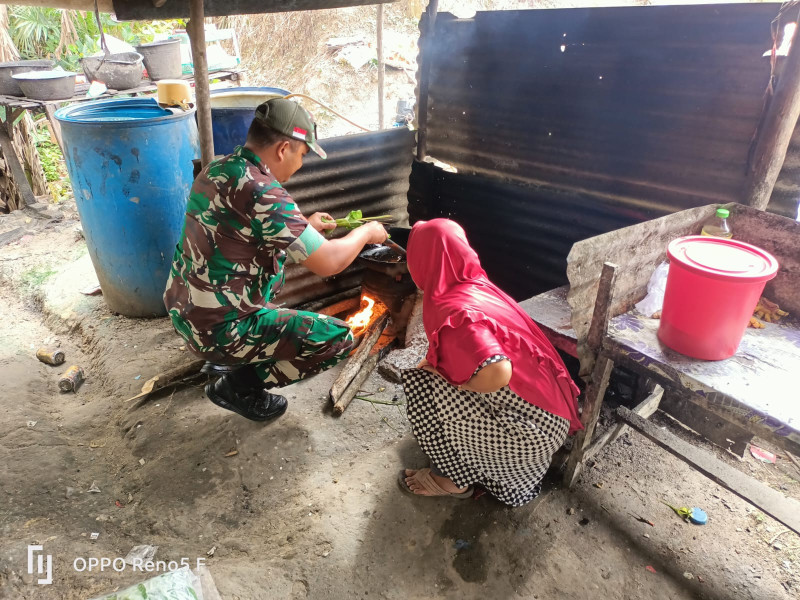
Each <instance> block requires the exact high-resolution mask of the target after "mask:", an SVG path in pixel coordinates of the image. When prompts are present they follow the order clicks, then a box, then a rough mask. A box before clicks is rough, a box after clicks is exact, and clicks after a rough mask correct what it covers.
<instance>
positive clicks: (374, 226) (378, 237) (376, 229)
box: [359, 221, 389, 244]
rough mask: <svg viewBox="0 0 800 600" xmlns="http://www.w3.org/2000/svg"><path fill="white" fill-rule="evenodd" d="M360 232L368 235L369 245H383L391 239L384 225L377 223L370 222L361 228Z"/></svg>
mask: <svg viewBox="0 0 800 600" xmlns="http://www.w3.org/2000/svg"><path fill="white" fill-rule="evenodd" d="M359 230H361V231H363V232H364V233H366V234H367V236H368V237H367V241H366V242H365V243H367V244H382V243H383V242H385V241H386V240H387V239H388V238H389V234H388V233H387V231H386V229H384V228H383V225H381V224H380V223H378V222H377V221H370V222H369V223H367V224H365V225H362V226H361V227H359Z"/></svg>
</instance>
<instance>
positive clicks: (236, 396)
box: [205, 365, 289, 421]
mask: <svg viewBox="0 0 800 600" xmlns="http://www.w3.org/2000/svg"><path fill="white" fill-rule="evenodd" d="M254 377H255V374H254V373H252V367H250V366H249V365H248V366H245V367H242V368H241V369H238V370H237V371H234V372H232V373H228V374H227V375H223V376H222V377H220V378H219V379H217V381H215V382H213V383H209V384H207V385H206V388H205V391H206V396H208V398H209V399H210V400H211V401H212V402H213V403H214V404H216V405H217V406H219V407H221V408H225V409H228V410H232V411H233V412H235V413H238V414H240V415H242V416H243V417H245V418H247V419H250V420H251V421H270V420H273V419H277V418H278V417H280V416H281V415H282V414H283V413H285V412H286V408H287V407H288V406H289V402H288V401H287V400H286V398H284V397H283V396H279V395H278V394H271V393H270V392H268V391H267V390H265V389H264V384H263V382H261V381H260V380H259V379H257V378H255V379H254ZM256 382H257V383H256Z"/></svg>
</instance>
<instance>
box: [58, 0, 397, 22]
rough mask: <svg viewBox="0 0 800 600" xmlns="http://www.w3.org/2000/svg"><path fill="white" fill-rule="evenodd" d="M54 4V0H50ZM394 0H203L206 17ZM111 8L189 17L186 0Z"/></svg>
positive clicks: (122, 13)
mask: <svg viewBox="0 0 800 600" xmlns="http://www.w3.org/2000/svg"><path fill="white" fill-rule="evenodd" d="M53 2H54V4H57V3H58V2H57V0H53ZM390 2H394V0H383V1H381V0H205V2H204V3H203V4H204V6H205V11H206V12H205V14H206V16H207V17H225V16H228V15H246V14H258V13H274V12H291V11H296V10H318V9H321V8H341V7H343V6H363V5H366V4H388V3H390ZM114 12H115V13H116V15H117V18H118V19H122V20H125V21H129V20H131V21H132V20H143V19H155V20H158V19H183V18H188V17H189V0H167V1H166V2H165V3H164V5H163V6H161V7H159V8H156V7H155V6H153V0H114Z"/></svg>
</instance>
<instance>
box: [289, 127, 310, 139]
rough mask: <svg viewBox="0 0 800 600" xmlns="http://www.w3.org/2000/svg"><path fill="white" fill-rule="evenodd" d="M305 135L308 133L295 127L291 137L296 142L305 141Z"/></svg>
mask: <svg viewBox="0 0 800 600" xmlns="http://www.w3.org/2000/svg"><path fill="white" fill-rule="evenodd" d="M306 135H308V132H307V131H306V130H305V129H301V128H300V127H295V128H294V131H293V132H292V136H294V137H296V138H297V139H298V140H303V141H305V139H306Z"/></svg>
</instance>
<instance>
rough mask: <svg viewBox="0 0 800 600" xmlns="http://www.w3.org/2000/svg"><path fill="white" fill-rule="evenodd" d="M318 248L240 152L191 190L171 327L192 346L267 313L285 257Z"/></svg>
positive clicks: (174, 278) (254, 161)
mask: <svg viewBox="0 0 800 600" xmlns="http://www.w3.org/2000/svg"><path fill="white" fill-rule="evenodd" d="M323 241H324V238H323V237H322V236H321V235H320V234H319V233H318V232H317V231H316V230H315V229H314V228H313V227H312V226H311V225H310V224H309V222H308V221H307V220H306V218H305V217H304V216H303V215H302V214H301V213H300V211H299V210H298V208H297V205H295V203H294V201H293V200H292V197H291V196H290V195H289V193H288V192H287V191H286V190H285V189H284V188H283V187H282V186H281V184H280V183H278V181H277V180H276V179H275V177H273V176H272V174H271V173H270V172H269V169H268V168H267V166H266V165H265V164H264V163H263V162H262V161H261V159H259V158H258V156H256V154H255V153H253V152H252V151H250V150H248V149H247V148H243V147H242V146H238V147H237V148H236V150H235V151H234V152H233V154H230V155H228V156H226V157H224V158H221V159H219V160H216V161H214V162H212V163H210V164H209V165H208V166H207V167H206V168H205V169H204V170H203V172H202V173H200V175H199V176H198V177H197V179H196V180H195V181H194V184H193V185H192V189H191V192H190V194H189V203H188V206H187V208H186V220H185V222H184V225H183V231H182V233H181V238H180V240H179V241H178V245H177V247H176V249H175V256H174V258H173V263H172V270H171V272H170V277H169V280H168V281H167V289H166V292H165V293H164V303H165V305H166V307H167V310H168V311H169V313H170V316H171V317H172V321H173V323H175V325H176V327H179V330H183V333H184V334H190V333H191V334H192V335H191V336H190V337H192V338H195V339H196V338H197V336H198V334H201V335H202V334H206V333H210V332H211V330H212V329H214V328H216V327H218V326H220V325H222V324H227V325H229V324H230V323H232V322H235V321H238V320H240V319H242V318H244V317H247V316H248V315H251V314H253V313H255V312H257V311H259V310H261V309H263V308H265V307H267V306H268V303H269V302H270V301H271V300H272V299H273V298H274V297H275V295H276V294H277V293H278V292H279V291H280V289H281V287H282V286H283V280H284V263H285V262H286V259H287V257H288V258H289V260H292V261H293V262H298V263H299V262H302V261H304V260H305V259H306V258H308V256H309V255H310V254H311V253H312V252H314V251H315V250H317V249H318V248H319V247H320V246H321V245H322V242H323ZM189 330H191V332H190V331H189ZM185 337H187V335H185Z"/></svg>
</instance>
